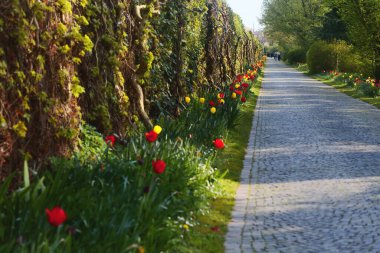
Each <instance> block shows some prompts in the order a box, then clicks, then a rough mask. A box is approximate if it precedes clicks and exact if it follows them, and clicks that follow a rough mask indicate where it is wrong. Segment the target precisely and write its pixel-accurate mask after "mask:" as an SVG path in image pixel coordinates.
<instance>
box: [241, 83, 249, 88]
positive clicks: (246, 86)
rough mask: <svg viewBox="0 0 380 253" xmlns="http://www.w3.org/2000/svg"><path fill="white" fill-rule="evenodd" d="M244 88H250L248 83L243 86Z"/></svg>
mask: <svg viewBox="0 0 380 253" xmlns="http://www.w3.org/2000/svg"><path fill="white" fill-rule="evenodd" d="M241 86H242V87H243V88H248V86H249V85H248V83H243V84H242V85H241Z"/></svg>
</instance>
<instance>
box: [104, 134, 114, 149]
mask: <svg viewBox="0 0 380 253" xmlns="http://www.w3.org/2000/svg"><path fill="white" fill-rule="evenodd" d="M105 141H106V143H107V144H109V145H111V146H113V145H114V144H115V141H116V138H115V136H113V135H112V134H111V135H108V136H107V137H106V139H105Z"/></svg>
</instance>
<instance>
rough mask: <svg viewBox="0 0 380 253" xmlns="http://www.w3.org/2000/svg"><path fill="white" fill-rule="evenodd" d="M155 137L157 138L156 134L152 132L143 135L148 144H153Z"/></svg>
mask: <svg viewBox="0 0 380 253" xmlns="http://www.w3.org/2000/svg"><path fill="white" fill-rule="evenodd" d="M157 137H158V134H157V133H156V132H155V131H153V130H152V131H150V132H147V133H145V138H146V140H147V141H149V142H154V141H155V140H157Z"/></svg>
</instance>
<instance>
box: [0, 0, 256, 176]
mask: <svg viewBox="0 0 380 253" xmlns="http://www.w3.org/2000/svg"><path fill="white" fill-rule="evenodd" d="M0 32H1V35H0V97H1V103H0V167H1V171H0V179H1V178H4V177H5V176H6V175H8V174H9V173H11V172H12V171H20V169H21V167H22V166H21V165H22V162H23V161H24V159H29V161H30V164H32V167H33V168H34V169H35V170H36V171H38V170H39V169H40V168H41V167H43V165H44V164H45V162H46V161H47V158H48V157H50V156H56V155H58V156H69V155H70V154H71V153H72V151H73V150H75V149H76V147H77V145H78V140H79V134H80V126H81V125H82V124H83V122H88V123H89V124H91V125H93V126H95V127H96V128H97V129H98V131H100V132H101V133H104V134H109V133H116V134H118V135H120V136H125V135H128V134H129V133H130V132H131V131H132V130H133V129H135V128H136V127H140V126H142V125H143V126H145V127H147V128H149V127H151V125H152V123H151V122H152V121H154V119H155V118H156V117H157V116H158V115H160V114H161V113H170V114H172V115H179V114H180V109H179V106H178V105H179V103H180V102H181V98H183V97H184V96H185V95H186V94H190V93H192V92H197V91H200V90H207V88H208V87H210V86H217V87H221V86H222V85H223V83H225V82H227V81H228V80H229V79H230V78H231V77H233V76H234V75H235V74H237V73H239V72H242V70H243V68H244V66H245V65H247V64H249V63H254V62H256V61H257V60H258V58H259V56H260V54H261V45H260V44H259V42H258V41H257V40H256V38H255V37H254V35H253V34H252V33H251V32H247V31H246V30H245V29H244V26H243V24H242V21H241V19H240V18H239V17H238V16H237V15H236V14H234V13H233V12H232V10H231V9H230V8H229V7H228V6H227V5H226V4H225V3H224V1H222V0H187V1H155V0H57V1H47V0H44V1H36V0H4V1H1V3H0Z"/></svg>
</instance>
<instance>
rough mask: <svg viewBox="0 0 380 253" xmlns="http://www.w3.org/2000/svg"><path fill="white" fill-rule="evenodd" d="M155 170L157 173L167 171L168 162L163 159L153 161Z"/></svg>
mask: <svg viewBox="0 0 380 253" xmlns="http://www.w3.org/2000/svg"><path fill="white" fill-rule="evenodd" d="M152 166H153V170H154V172H155V173H157V174H162V173H164V171H165V167H166V163H165V162H164V161H162V160H156V161H152Z"/></svg>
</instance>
